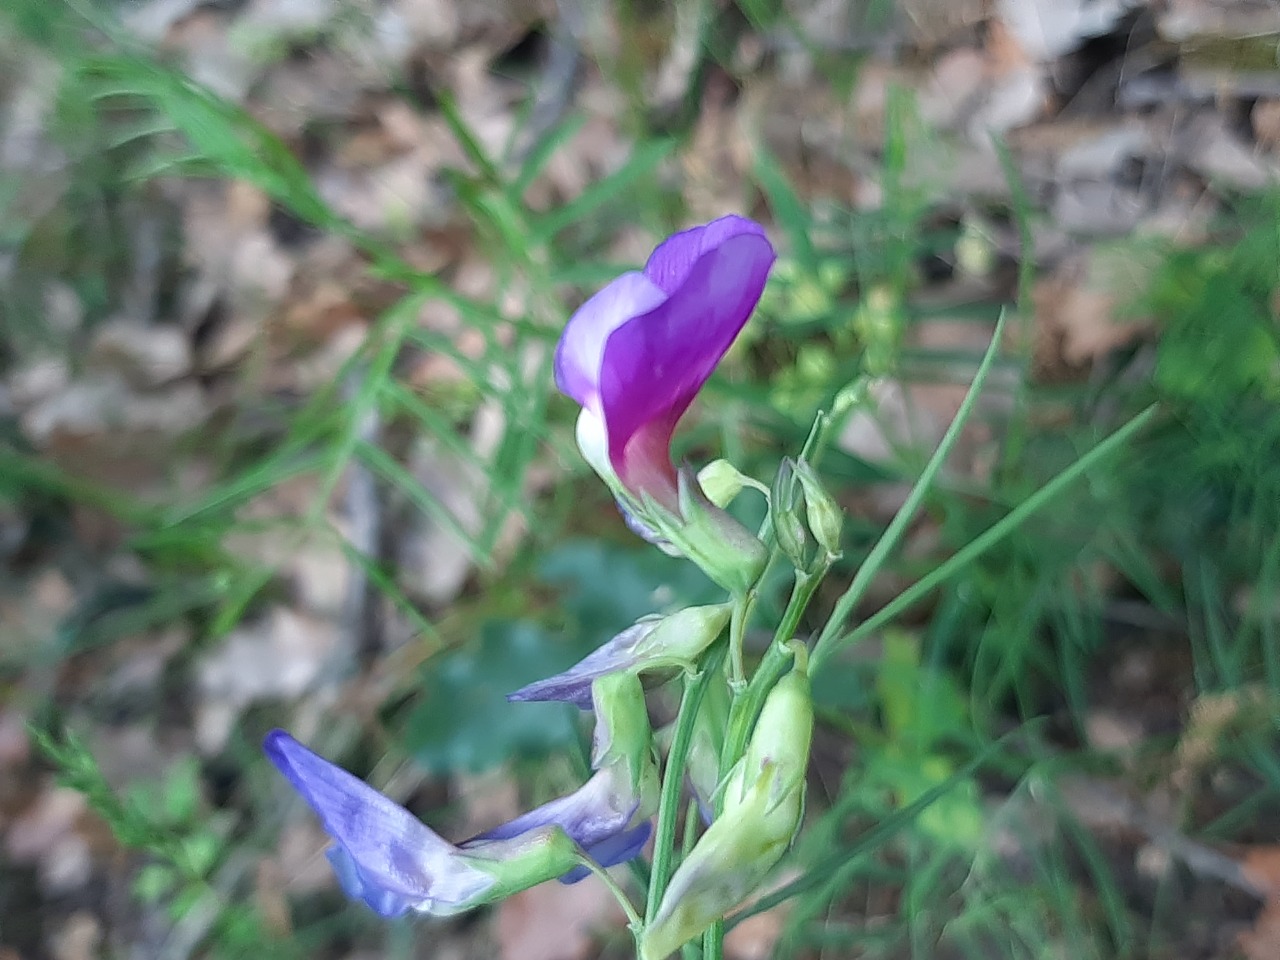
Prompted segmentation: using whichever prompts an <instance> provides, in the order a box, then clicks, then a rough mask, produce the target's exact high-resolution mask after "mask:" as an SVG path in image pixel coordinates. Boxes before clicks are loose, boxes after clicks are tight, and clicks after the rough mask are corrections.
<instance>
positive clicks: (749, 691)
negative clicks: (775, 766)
mask: <svg viewBox="0 0 1280 960" xmlns="http://www.w3.org/2000/svg"><path fill="white" fill-rule="evenodd" d="M826 572H827V566H825V565H824V566H823V567H820V568H819V569H818V570H815V571H814V572H813V573H805V572H803V571H800V570H797V571H796V580H795V585H794V586H793V587H792V588H791V597H790V599H789V600H788V601H787V608H786V609H785V610H784V611H783V612H782V619H781V620H780V621H779V622H778V629H777V631H775V633H774V635H773V642H772V643H770V644H769V649H768V650H766V651H765V655H764V659H762V660H761V661H760V666H759V667H757V668H756V672H755V674H754V675H753V676H752V677H751V682H750V683H748V684H747V687H746V689H745V690H744V691H743V692H742V694H741V695H740V696H737V697H734V700H733V704H732V706H730V708H729V724H728V731H727V733H726V734H725V743H724V750H723V751H722V752H721V754H720V776H721V777H723V776H724V775H725V774H727V773H728V772H729V771H730V770H731V769H732V768H733V765H734V764H735V763H737V762H738V760H739V759H740V758H741V757H742V754H743V751H744V750H746V746H747V738H748V737H749V736H750V734H751V728H752V727H753V726H755V722H756V717H758V716H759V715H760V710H761V708H762V707H763V706H764V699H765V697H767V696H768V695H769V691H770V690H772V689H773V685H774V684H775V683H777V682H778V678H779V677H781V676H782V672H783V671H784V670H785V669H786V666H787V664H788V663H789V662H790V660H791V653H790V651H789V650H788V649H787V644H788V643H789V642H790V640H791V638H792V637H794V636H795V632H796V628H797V627H799V626H800V618H801V617H803V616H804V612H805V610H806V609H808V606H809V602H810V601H811V600H812V599H813V595H814V593H815V592H816V591H817V589H818V586H819V585H820V584H821V583H822V578H823V576H824V575H825V574H826Z"/></svg>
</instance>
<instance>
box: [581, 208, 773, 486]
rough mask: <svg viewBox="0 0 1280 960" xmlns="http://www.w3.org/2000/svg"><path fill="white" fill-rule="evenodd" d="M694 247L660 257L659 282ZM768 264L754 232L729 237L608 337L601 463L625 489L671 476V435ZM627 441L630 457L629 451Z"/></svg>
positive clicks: (747, 309) (741, 320) (742, 318)
mask: <svg viewBox="0 0 1280 960" xmlns="http://www.w3.org/2000/svg"><path fill="white" fill-rule="evenodd" d="M682 236H684V235H683V234H678V235H677V238H679V237H682ZM701 236H703V235H699V237H701ZM711 236H714V234H711ZM674 239H676V238H673V240H674ZM672 242H673V241H668V242H667V243H668V244H670V243H672ZM696 244H697V245H696V246H695V242H694V241H682V242H681V243H680V244H678V245H677V248H676V250H675V251H674V252H673V253H671V254H669V255H665V254H664V256H663V258H662V261H663V262H662V264H660V267H661V269H660V272H661V274H662V277H663V279H664V281H665V280H666V279H669V278H670V277H674V276H676V275H678V274H679V273H680V270H681V269H683V267H682V264H683V260H682V259H681V257H685V256H687V254H688V253H689V251H690V250H692V249H702V248H701V240H700V239H698V240H696ZM665 246H666V244H664V247H665ZM661 249H662V248H659V250H661ZM657 255H658V254H657V252H655V257H657ZM677 255H679V256H677ZM774 259H775V254H774V251H773V247H772V246H771V245H770V244H769V241H768V240H767V239H765V237H764V236H763V235H762V234H760V233H757V232H754V231H747V232H740V233H738V234H736V235H734V236H731V237H729V238H728V239H727V240H724V241H723V242H721V243H719V244H718V245H716V246H714V247H712V248H710V249H707V250H705V252H702V253H701V255H700V256H698V258H697V259H696V260H694V261H693V263H692V264H691V265H690V266H689V267H688V269H687V270H684V271H683V275H682V276H681V278H680V280H681V282H680V285H679V286H678V287H677V288H674V289H673V290H672V291H671V295H670V297H669V298H668V299H667V300H665V301H664V302H662V303H660V304H659V305H658V306H656V307H654V308H653V309H652V310H650V311H649V312H648V313H645V314H642V315H640V316H637V317H635V318H634V319H632V320H629V321H627V322H626V323H623V324H622V325H621V326H619V327H618V328H617V329H616V330H614V331H613V332H612V333H611V334H610V335H609V336H608V339H607V341H606V342H605V344H604V352H603V362H602V364H601V366H600V377H599V381H598V384H599V394H600V403H601V409H602V411H603V414H604V421H605V423H606V425H607V429H608V440H609V459H610V462H611V463H612V464H613V468H614V470H615V472H616V473H617V475H618V477H619V479H621V480H622V482H623V484H624V485H626V486H627V487H628V489H631V490H636V489H645V488H644V487H643V486H641V485H638V484H637V483H636V481H637V480H639V479H641V477H642V476H648V475H650V474H653V473H655V472H661V471H663V470H665V471H667V472H670V473H674V471H673V470H672V468H671V467H670V455H669V453H668V452H667V448H668V446H669V442H670V437H671V431H672V430H673V429H674V427H675V424H676V421H677V420H679V419H680V417H681V415H683V413H684V412H685V410H686V409H688V407H689V404H690V403H692V402H693V398H694V396H695V395H696V394H697V392H698V390H699V389H701V387H702V385H703V384H704V383H706V381H707V378H708V377H709V376H711V373H712V371H713V370H714V369H715V367H716V364H718V363H719V362H720V359H721V358H722V357H723V356H724V354H725V351H727V350H728V349H729V346H730V345H731V344H732V343H733V341H734V339H735V338H736V337H737V336H738V333H739V332H740V331H741V330H742V327H743V326H744V325H745V324H746V322H747V319H748V318H749V317H750V316H751V312H752V310H754V309H755V305H756V301H757V300H759V299H760V294H761V293H762V292H763V291H764V285H765V280H766V279H767V277H768V273H769V268H770V267H771V266H772V265H773V261H774ZM633 440H634V441H636V449H635V450H634V451H632V450H629V447H630V446H631V444H632V442H633ZM657 459H662V460H663V461H664V463H663V464H659V463H657V462H656V461H657Z"/></svg>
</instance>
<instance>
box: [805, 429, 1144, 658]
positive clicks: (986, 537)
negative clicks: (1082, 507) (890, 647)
mask: <svg viewBox="0 0 1280 960" xmlns="http://www.w3.org/2000/svg"><path fill="white" fill-rule="evenodd" d="M1155 413H1156V405H1155V404H1152V405H1151V406H1149V407H1147V409H1145V410H1143V411H1142V412H1141V413H1140V414H1138V415H1137V416H1136V417H1134V418H1133V419H1132V420H1130V421H1129V422H1128V423H1126V424H1125V425H1124V426H1122V427H1121V428H1120V429H1119V430H1117V431H1116V432H1115V433H1113V434H1111V436H1109V437H1107V438H1106V439H1105V440H1103V441H1102V442H1101V443H1099V444H1098V445H1097V446H1095V447H1094V448H1093V449H1092V450H1090V451H1089V452H1088V453H1086V454H1085V455H1084V456H1083V457H1081V458H1080V459H1079V460H1077V461H1076V462H1075V463H1073V464H1072V465H1071V466H1069V467H1067V468H1066V469H1065V470H1063V471H1062V472H1061V473H1059V474H1058V475H1057V476H1056V477H1054V478H1053V479H1052V480H1050V481H1049V482H1048V483H1046V484H1045V485H1044V486H1043V487H1041V488H1040V489H1039V490H1037V491H1036V492H1035V493H1033V494H1032V495H1031V496H1029V497H1028V498H1027V499H1026V500H1024V501H1023V502H1022V503H1020V504H1018V506H1016V507H1014V508H1013V509H1012V510H1011V511H1009V513H1008V514H1007V515H1006V516H1005V517H1004V518H1003V519H1001V520H999V521H997V522H996V523H994V524H992V525H991V526H990V527H989V528H988V529H987V530H986V532H984V533H982V534H981V535H979V536H978V537H975V538H974V539H973V540H971V541H970V542H969V544H968V545H967V546H965V547H964V548H963V549H961V550H959V551H957V552H956V553H955V554H953V555H952V556H951V557H949V558H948V559H947V560H945V561H944V562H943V563H940V564H939V565H938V566H937V567H935V568H934V569H933V570H932V571H930V572H929V574H928V575H927V576H924V577H921V578H920V580H918V581H917V582H916V583H915V584H913V585H912V586H911V587H909V588H908V589H906V590H904V591H902V593H900V594H898V596H896V597H895V598H894V599H893V600H891V601H889V602H888V603H886V604H885V605H884V606H883V607H881V608H880V609H879V610H877V611H876V612H875V613H874V614H873V615H872V616H870V617H868V618H867V619H866V620H864V621H863V622H862V623H860V624H858V626H857V627H856V628H854V629H853V630H851V631H850V632H849V633H846V634H845V635H844V636H842V637H839V638H838V639H835V640H831V641H829V642H828V643H827V644H825V646H824V647H823V649H822V650H821V651H819V650H817V649H815V650H814V654H813V661H812V662H813V664H814V667H815V668H816V667H817V665H818V664H819V663H820V662H821V661H822V660H825V659H827V658H828V657H830V656H831V654H833V653H835V651H836V650H839V649H840V648H841V647H846V646H848V645H850V644H852V643H854V642H855V641H857V640H861V639H862V638H863V637H865V636H866V635H867V634H869V633H871V632H872V631H874V630H878V629H879V628H880V627H882V626H884V625H885V624H886V623H888V622H889V621H891V620H892V619H893V618H894V617H896V616H898V615H899V614H901V613H902V612H903V611H905V610H907V609H908V608H910V607H911V606H912V605H913V604H915V603H916V602H918V601H919V600H921V599H922V598H923V597H925V596H926V595H928V594H929V592H930V591H932V590H933V589H934V588H935V587H937V586H938V585H940V584H941V583H943V582H944V581H945V580H947V579H948V578H950V577H953V576H955V575H956V574H957V573H959V572H960V571H961V570H963V569H964V568H965V567H966V566H967V565H968V564H969V563H971V562H973V561H974V560H976V559H977V558H978V557H980V556H982V554H984V553H985V552H986V551H988V550H990V549H991V548H992V547H994V546H995V545H996V544H997V543H999V542H1000V541H1001V540H1003V539H1004V538H1005V537H1007V536H1008V535H1009V534H1011V533H1012V532H1013V531H1014V530H1016V529H1017V528H1018V527H1020V526H1021V525H1022V524H1023V523H1024V522H1026V521H1027V520H1028V519H1029V518H1030V517H1031V516H1032V514H1034V513H1036V512H1037V511H1039V510H1041V509H1043V508H1044V507H1045V506H1047V505H1048V504H1049V502H1050V501H1051V500H1053V498H1054V497H1056V496H1057V495H1058V494H1059V493H1061V492H1062V491H1063V490H1065V489H1066V488H1067V487H1068V486H1069V485H1070V484H1072V483H1074V482H1075V481H1076V480H1078V479H1080V477H1082V476H1083V475H1084V474H1085V473H1086V472H1087V471H1088V470H1089V469H1090V468H1091V467H1093V466H1095V465H1096V464H1098V463H1099V462H1100V461H1102V460H1103V459H1105V458H1106V457H1108V456H1110V455H1111V454H1112V453H1113V452H1115V450H1116V449H1118V448H1119V447H1121V446H1123V445H1124V444H1125V443H1127V442H1128V441H1129V440H1130V439H1132V437H1133V435H1134V434H1136V433H1137V432H1138V431H1139V430H1141V429H1142V428H1143V427H1145V426H1146V425H1147V424H1148V423H1149V422H1150V421H1151V419H1152V417H1154V416H1155Z"/></svg>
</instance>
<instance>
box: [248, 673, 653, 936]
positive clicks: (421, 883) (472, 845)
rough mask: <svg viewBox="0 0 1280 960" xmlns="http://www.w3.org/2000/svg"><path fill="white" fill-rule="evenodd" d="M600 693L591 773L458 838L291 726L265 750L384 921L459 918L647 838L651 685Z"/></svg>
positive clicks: (597, 689)
mask: <svg viewBox="0 0 1280 960" xmlns="http://www.w3.org/2000/svg"><path fill="white" fill-rule="evenodd" d="M593 693H594V697H595V700H594V705H595V708H596V713H597V717H598V723H597V726H596V742H595V750H594V752H593V757H592V765H593V767H594V768H595V770H596V772H595V774H594V775H593V776H592V777H591V779H590V780H588V781H587V782H586V783H585V784H583V785H582V786H581V787H580V788H578V789H577V790H575V791H574V792H573V793H571V794H569V795H568V796H565V797H561V798H559V799H557V800H553V801H551V802H550V803H546V804H543V805H542V806H541V807H538V808H537V809H535V810H532V811H530V812H529V813H526V814H524V815H522V816H519V817H517V818H516V819H514V820H512V821H510V822H509V823H505V824H503V825H502V826H499V827H495V828H494V829H493V830H489V831H486V832H485V833H482V834H479V835H478V836H475V837H472V838H471V839H470V840H466V841H464V842H462V843H460V844H456V845H455V844H451V843H449V842H448V841H446V840H444V839H443V838H442V837H440V836H439V835H438V834H437V833H435V831H433V830H431V829H430V828H429V827H428V826H426V824H424V823H422V822H421V821H420V820H418V818H417V817H415V816H414V815H413V814H411V813H410V812H409V811H408V810H406V809H405V808H404V807H402V806H400V805H399V804H397V803H395V802H394V801H392V800H390V799H389V798H387V797H385V796H383V795H382V794H380V793H379V792H378V791H376V790H374V789H373V788H372V787H370V786H369V785H368V784H366V783H364V782H363V781H361V780H359V779H358V778H356V777H354V776H352V775H351V774H350V773H348V772H347V771H345V770H343V769H342V768H341V767H338V766H336V765H334V764H332V763H330V762H329V761H328V760H325V759H324V758H323V757H321V756H319V755H317V754H315V753H313V752H312V751H311V750H308V749H307V748H306V747H304V746H303V745H302V744H300V743H299V742H298V741H297V740H295V739H294V738H293V737H291V736H290V735H289V734H287V733H285V732H284V731H283V730H273V731H272V732H271V733H269V734H268V735H267V738H266V741H265V743H264V749H265V751H266V754H267V757H268V759H270V760H271V762H272V763H273V764H275V766H276V767H277V768H278V769H279V770H280V772H281V773H283V774H284V775H285V776H286V777H287V778H288V779H289V781H290V783H292V784H293V786H294V788H295V789H296V790H297V791H298V792H299V793H300V794H301V795H302V797H303V799H304V800H306V801H307V803H308V805H310V807H311V808H312V810H314V811H315V812H316V815H317V816H318V817H319V818H320V822H321V823H322V824H323V826H324V829H325V832H326V833H328V834H329V836H330V837H332V838H333V841H334V845H333V846H332V847H331V848H330V850H329V852H328V856H329V860H330V862H331V863H332V864H333V868H334V871H335V873H336V874H337V876H338V879H339V881H340V883H341V884H342V888H343V890H344V891H346V893H347V894H348V895H349V896H351V897H352V898H353V899H358V900H363V901H364V902H365V903H366V904H368V905H369V906H370V907H371V908H372V909H373V910H375V911H376V912H378V913H379V914H381V915H382V916H384V917H396V916H400V915H402V914H404V913H407V912H409V911H414V912H417V913H428V914H435V915H439V916H447V915H450V914H454V913H458V912H461V911H463V910H468V909H470V908H471V907H475V906H479V905H481V904H484V903H490V902H492V901H494V900H498V899H501V898H502V897H505V896H509V895H510V894H512V893H515V892H517V891H519V890H523V889H525V888H527V887H530V886H533V885H534V884H537V883H541V882H543V881H544V880H551V879H554V878H557V877H559V878H560V879H562V880H563V881H565V882H567V883H572V882H574V881H575V880H578V879H581V877H582V876H584V875H585V873H584V872H583V871H584V870H585V868H584V867H583V866H582V860H581V858H582V855H583V854H586V855H587V856H588V857H590V858H592V859H594V860H595V861H596V862H597V863H598V864H600V865H601V866H612V865H614V864H616V863H621V862H622V861H624V860H627V859H630V858H631V857H634V856H635V855H636V854H637V853H639V851H640V848H641V847H643V846H644V843H645V841H646V840H647V839H648V835H649V823H648V819H647V818H648V817H649V816H650V815H651V814H652V812H653V808H654V807H655V805H656V794H657V769H656V766H655V763H654V760H653V755H652V748H651V746H650V737H651V732H650V730H649V725H648V717H647V713H646V711H645V705H644V691H643V689H642V688H641V686H640V681H639V680H638V679H637V678H635V677H631V676H626V675H619V676H610V677H602V678H600V679H599V681H598V682H597V683H596V684H594V688H593Z"/></svg>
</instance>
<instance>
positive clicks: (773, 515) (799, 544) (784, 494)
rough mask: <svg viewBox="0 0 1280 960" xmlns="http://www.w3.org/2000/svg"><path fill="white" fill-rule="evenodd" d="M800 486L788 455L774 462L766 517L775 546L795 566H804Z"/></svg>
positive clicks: (805, 550)
mask: <svg viewBox="0 0 1280 960" xmlns="http://www.w3.org/2000/svg"><path fill="white" fill-rule="evenodd" d="M799 507H800V487H799V485H798V484H797V482H796V475H795V463H794V461H793V460H791V458H790V457H788V458H786V459H784V460H783V461H782V463H781V464H780V465H779V466H778V472H777V474H776V475H775V476H774V478H773V490H772V491H771V492H770V495H769V519H770V522H771V523H772V524H773V535H774V536H775V537H777V539H778V546H779V547H781V548H782V552H783V553H784V554H785V555H786V557H787V559H788V560H790V561H791V562H792V563H793V564H794V565H795V566H796V568H797V569H800V570H805V569H808V556H809V553H810V551H809V549H808V539H809V537H808V535H807V534H806V533H805V529H804V523H803V522H802V521H801V520H800V510H799Z"/></svg>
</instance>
